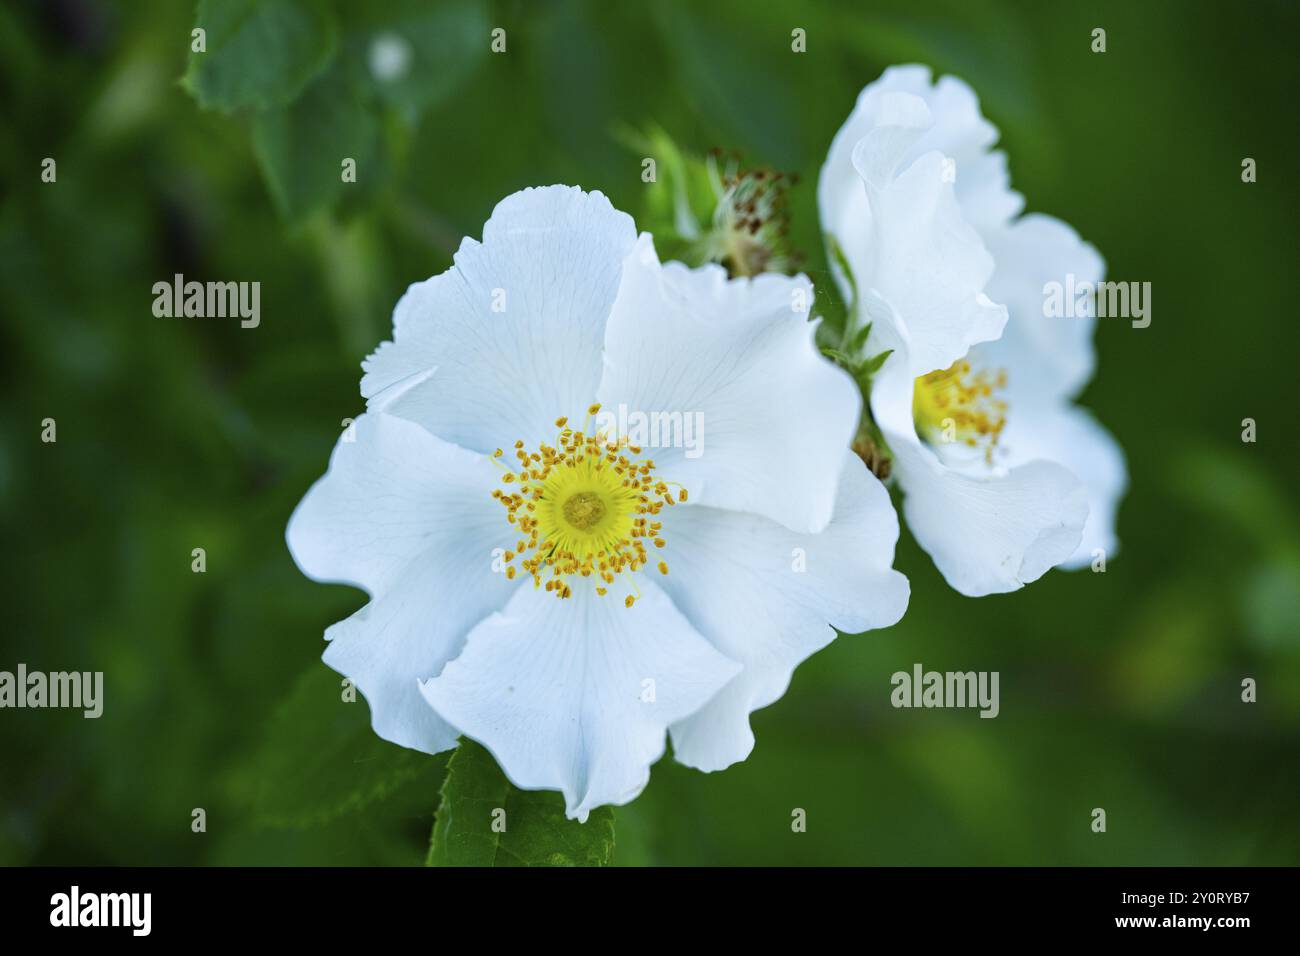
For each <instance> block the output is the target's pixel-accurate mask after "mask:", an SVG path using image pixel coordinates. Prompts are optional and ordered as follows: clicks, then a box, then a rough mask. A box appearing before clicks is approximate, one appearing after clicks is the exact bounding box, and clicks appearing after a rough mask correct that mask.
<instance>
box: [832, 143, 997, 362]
mask: <svg viewBox="0 0 1300 956" xmlns="http://www.w3.org/2000/svg"><path fill="white" fill-rule="evenodd" d="M868 142H869V140H863V141H862V143H860V144H859V147H860V150H865V144H867V143H868ZM854 158H855V161H856V160H858V159H860V158H862V156H861V155H860V151H855V156H854ZM942 165H943V157H942V156H940V155H939V154H938V153H926V154H925V155H923V156H921V157H920V158H919V159H917V160H916V161H915V162H914V163H912V165H911V166H909V167H908V168H907V169H906V170H904V171H903V172H902V173H901V174H900V175H899V176H898V177H897V178H895V179H894V180H893V181H892V182H891V183H890V184H889V186H888V187H887V188H885V189H883V190H882V191H881V192H880V193H879V194H878V195H876V196H873V197H872V199H871V203H872V214H873V216H874V231H873V234H872V240H871V244H872V249H871V256H872V264H871V265H870V266H869V267H868V268H866V269H865V270H864V272H865V274H867V275H869V276H870V277H871V278H870V282H869V283H867V282H865V281H864V280H863V279H861V278H859V279H858V286H859V288H866V287H869V288H871V289H874V290H875V291H876V292H877V293H878V294H879V295H880V296H882V297H883V298H884V299H886V300H887V301H888V302H889V304H890V305H891V306H892V307H893V309H894V310H895V312H896V313H897V314H898V317H899V319H900V320H901V322H902V324H903V327H905V329H906V332H907V336H908V338H909V340H910V342H911V351H910V359H911V362H912V368H913V371H914V372H915V373H916V374H918V375H921V374H924V373H925V372H929V371H933V370H934V369H942V368H947V367H948V366H949V365H951V364H952V363H953V362H954V361H955V360H957V359H958V358H960V357H961V356H963V355H965V354H966V352H967V351H969V349H970V347H971V346H972V345H974V344H975V343H977V342H985V341H989V340H990V339H995V338H997V337H998V336H999V335H1000V334H1001V333H1002V328H1003V326H1004V325H1006V321H1007V310H1006V308H1005V306H1002V305H999V304H997V303H995V302H993V301H991V300H990V299H989V298H988V296H986V295H985V294H984V292H983V289H984V287H985V285H986V284H987V282H988V280H989V277H990V276H991V275H992V274H993V258H992V256H990V255H989V253H988V250H986V249H985V248H984V244H983V242H982V241H981V240H980V237H979V235H978V234H977V233H976V232H975V230H974V229H973V228H971V226H970V225H969V224H967V223H966V222H965V221H964V220H963V219H962V216H961V211H960V209H959V207H958V205H957V200H956V198H955V196H954V194H953V188H952V184H951V183H950V182H945V181H944V176H943V171H942ZM850 265H851V266H852V267H854V268H855V270H856V269H857V268H858V264H857V263H855V262H853V261H850Z"/></svg>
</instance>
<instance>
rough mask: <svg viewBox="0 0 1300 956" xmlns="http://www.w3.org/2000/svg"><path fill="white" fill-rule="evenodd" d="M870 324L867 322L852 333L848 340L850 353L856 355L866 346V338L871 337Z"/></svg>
mask: <svg viewBox="0 0 1300 956" xmlns="http://www.w3.org/2000/svg"><path fill="white" fill-rule="evenodd" d="M871 325H872V323H870V322H868V323H867V324H866V325H864V326H863V327H862V328H860V329H858V330H857V331H856V332H854V333H853V337H852V338H851V339H850V340H849V353H850V354H851V355H857V354H858V353H860V352H861V351H862V350H863V349H864V348H866V346H867V339H869V338H871Z"/></svg>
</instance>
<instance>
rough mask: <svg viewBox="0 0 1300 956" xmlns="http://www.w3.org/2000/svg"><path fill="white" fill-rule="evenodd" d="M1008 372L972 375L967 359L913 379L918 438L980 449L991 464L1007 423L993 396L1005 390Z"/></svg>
mask: <svg viewBox="0 0 1300 956" xmlns="http://www.w3.org/2000/svg"><path fill="white" fill-rule="evenodd" d="M1006 384H1007V373H1006V372H1005V371H1003V370H1002V369H998V370H996V371H988V370H983V369H982V370H980V371H978V372H973V371H972V369H971V364H970V362H968V361H967V360H966V359H958V360H957V361H956V362H954V363H953V364H952V365H951V366H949V367H948V368H946V369H943V370H942V371H938V372H930V373H929V374H928V375H922V376H921V377H920V378H918V379H917V380H916V385H915V388H914V391H913V394H912V417H913V418H914V419H915V420H916V429H917V432H918V433H919V434H920V436H921V437H922V438H924V439H926V440H927V441H929V442H931V443H940V444H953V443H961V444H964V445H968V446H970V447H971V448H982V449H983V450H984V459H985V461H987V462H989V463H992V461H993V449H994V448H995V447H996V446H997V443H998V438H999V437H1000V436H1001V434H1002V429H1003V428H1005V427H1006V423H1007V403H1006V402H1004V401H1002V400H1001V399H1000V398H997V397H996V396H995V395H994V393H995V392H996V391H997V390H999V389H1003V388H1006Z"/></svg>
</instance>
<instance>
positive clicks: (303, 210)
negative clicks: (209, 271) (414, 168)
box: [182, 0, 490, 222]
mask: <svg viewBox="0 0 1300 956" xmlns="http://www.w3.org/2000/svg"><path fill="white" fill-rule="evenodd" d="M195 27H196V28H198V27H203V28H204V29H206V30H207V49H206V51H205V52H194V51H191V53H190V57H189V67H188V69H187V71H186V74H185V76H184V77H183V79H182V84H183V85H184V86H185V88H186V89H187V90H189V91H190V93H191V94H192V95H193V96H194V98H195V100H196V101H197V103H198V104H199V106H200V107H202V108H204V109H212V110H219V111H222V112H232V111H236V110H244V111H249V112H251V113H252V118H251V131H252V143H253V149H254V152H255V153H256V156H257V160H258V165H259V166H260V167H261V170H262V175H263V177H264V178H265V180H266V184H267V188H268V190H269V192H270V194H271V197H272V199H273V200H274V203H275V207H276V209H277V210H278V211H279V212H280V214H281V216H282V217H283V218H284V219H285V220H286V221H288V222H300V221H302V220H304V219H307V218H308V217H310V216H311V215H312V214H314V213H317V212H319V211H320V210H322V209H330V208H332V207H334V206H335V205H337V204H338V202H339V200H340V199H341V198H342V197H343V196H344V194H345V192H347V191H349V190H350V191H351V192H353V193H360V194H363V195H365V194H374V193H375V192H376V191H377V186H378V185H380V184H382V182H383V180H384V178H385V176H386V174H387V173H388V171H390V169H391V167H392V166H393V165H394V164H395V163H396V162H398V161H399V159H400V154H401V152H402V145H403V142H404V139H405V134H404V133H403V130H409V129H410V128H412V127H414V126H415V125H417V124H418V123H419V122H420V120H421V118H422V117H423V115H424V113H425V112H426V111H427V110H429V109H431V108H433V107H435V106H437V105H439V104H440V103H442V102H443V101H445V100H446V99H448V98H449V97H451V96H452V95H453V94H454V93H455V92H456V90H457V89H458V88H459V87H460V86H461V85H462V84H463V83H464V82H465V81H466V80H467V79H468V77H469V76H470V75H471V74H472V72H473V71H474V69H475V67H476V66H477V65H478V64H479V63H480V61H482V59H483V58H484V57H485V56H486V55H487V52H488V37H489V30H490V26H489V24H488V20H487V15H486V12H485V8H484V5H483V3H482V2H481V0H451V2H447V3H439V4H436V5H430V4H426V3H421V2H417V0H400V2H394V3H384V4H378V5H371V4H360V5H355V6H354V5H352V4H339V5H338V7H337V9H336V8H335V6H334V5H333V4H331V3H329V2H327V0H231V2H216V0H202V2H201V3H200V4H199V8H198V12H197V14H196V19H195ZM385 58H387V60H388V62H387V64H385ZM344 161H351V162H352V164H353V170H352V172H351V174H350V178H349V179H346V180H345V178H344V175H343V163H344ZM358 184H365V185H358Z"/></svg>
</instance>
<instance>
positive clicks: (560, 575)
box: [287, 186, 908, 820]
mask: <svg viewBox="0 0 1300 956" xmlns="http://www.w3.org/2000/svg"><path fill="white" fill-rule="evenodd" d="M811 301H812V290H811V286H810V285H809V283H808V281H807V279H805V278H803V277H796V278H790V277H786V276H776V275H764V276H760V277H758V278H755V279H751V280H731V281H729V280H728V279H727V278H726V275H725V272H724V271H723V270H722V269H720V268H718V267H716V266H708V267H705V268H702V269H696V270H689V269H687V268H685V267H684V266H681V265H680V264H677V263H668V264H666V265H664V264H660V262H659V260H658V258H657V257H656V255H655V251H654V246H653V243H652V241H651V239H650V237H649V236H648V235H642V236H640V237H639V238H638V236H637V233H636V230H635V227H634V225H633V222H632V220H631V218H629V217H628V216H627V215H625V214H623V213H621V212H618V211H617V210H615V209H614V208H613V207H612V206H611V205H610V203H609V202H608V200H607V199H606V198H605V197H604V196H602V195H601V194H600V193H598V192H592V193H586V192H583V191H581V190H580V189H577V188H573V187H563V186H552V187H547V188H539V189H526V190H524V191H522V192H519V193H516V194H514V195H512V196H510V197H508V198H506V199H505V200H503V201H502V202H501V203H500V204H499V205H498V206H497V207H496V209H495V211H494V212H493V214H492V217H491V218H490V220H489V221H488V222H487V224H486V225H485V226H484V229H483V241H482V242H481V243H479V242H476V241H474V240H470V239H466V240H465V241H464V243H463V244H462V245H461V247H460V250H459V251H458V252H457V253H456V256H455V260H454V265H453V266H452V268H450V269H449V270H448V271H447V272H445V273H443V274H441V275H438V276H435V277H434V278H431V279H429V280H427V281H425V282H420V283H416V284H415V285H412V286H411V287H410V289H409V290H408V291H407V292H406V294H405V295H404V296H403V297H402V299H401V301H400V302H399V303H398V304H397V308H396V310H395V313H394V338H393V341H392V342H388V343H384V344H383V345H382V346H380V348H379V349H378V350H377V351H376V352H375V353H374V354H373V355H371V356H370V357H369V358H368V359H367V360H366V362H365V364H364V368H365V375H364V377H363V379H362V393H363V394H364V395H365V396H366V398H367V399H368V411H367V413H366V414H364V415H362V416H361V417H360V418H359V419H358V420H357V422H356V425H355V440H354V441H343V440H340V442H339V443H338V444H337V446H336V447H335V449H334V453H333V456H332V457H331V459H330V464H329V470H328V471H327V473H326V474H325V476H324V477H323V478H321V479H320V480H319V481H318V482H317V483H316V484H315V485H314V486H313V487H312V488H311V490H310V491H308V493H307V495H306V496H305V497H304V499H303V500H302V502H301V504H300V505H299V506H298V508H297V510H296V511H295V513H294V515H293V517H292V518H291V520H290V523H289V527H288V532H287V538H288V544H289V547H290V550H291V551H292V553H293V556H294V558H295V560H296V561H297V563H298V565H299V567H300V568H301V569H302V571H303V572H304V573H305V574H307V575H308V576H310V577H312V578H315V579H317V580H321V581H331V582H344V583H348V584H352V585H354V586H356V587H360V588H363V589H364V590H366V591H367V592H368V593H369V594H370V596H371V600H370V602H369V603H368V604H366V605H365V606H364V607H363V608H361V610H359V611H357V612H356V613H355V614H353V615H352V616H351V617H349V618H348V619H346V620H344V621H342V622H340V623H338V624H335V625H333V626H332V627H330V628H329V629H328V630H327V632H326V637H327V639H328V640H329V644H328V646H327V648H326V650H325V655H324V659H325V661H326V662H327V663H328V664H329V665H330V666H331V667H333V668H334V669H336V670H338V671H339V672H340V673H342V674H344V675H346V676H347V677H350V678H351V679H352V680H353V681H354V682H355V684H356V686H357V687H358V688H359V689H360V690H361V692H362V693H363V694H364V695H365V696H366V698H367V700H368V702H369V705H370V708H371V713H372V722H373V725H374V729H375V732H376V733H378V734H379V735H380V736H382V737H384V738H386V739H388V740H391V741H393V742H395V743H398V744H401V745H403V746H406V747H412V748H415V749H418V750H422V751H426V752H429V753H436V752H439V751H443V750H447V749H449V748H451V747H453V746H455V743H456V739H457V736H458V735H460V734H464V735H465V736H467V737H470V738H472V739H474V740H477V741H479V742H481V743H482V744H483V745H484V746H486V747H487V748H488V749H489V750H490V751H491V752H492V753H493V754H494V755H495V757H496V758H497V760H498V762H499V763H500V764H501V767H502V769H503V770H504V771H505V773H506V774H507V776H508V777H509V778H510V779H511V781H512V782H514V783H515V784H516V785H517V786H519V787H523V788H527V789H555V790H559V791H561V792H562V793H563V795H564V799H565V802H566V808H567V813H568V815H569V816H570V817H573V818H577V819H579V820H585V819H586V817H587V815H588V813H589V812H590V810H591V809H593V808H594V807H597V806H601V805H605V804H622V803H626V802H627V801H629V800H631V799H632V798H634V797H635V796H636V795H637V794H638V793H640V791H641V790H642V789H643V788H644V787H645V785H646V783H647V781H648V779H649V773H650V769H649V768H650V765H651V764H652V763H654V762H655V761H656V760H657V759H658V758H659V757H660V756H661V755H662V754H663V752H664V749H665V739H666V734H667V733H669V732H671V735H672V739H673V744H674V752H675V755H676V757H677V759H678V760H679V761H681V762H683V763H685V764H687V765H690V766H693V767H697V768H700V769H702V770H706V771H709V770H718V769H721V768H723V767H726V766H728V765H729V764H732V763H734V762H736V761H739V760H743V759H744V758H745V757H746V756H747V755H748V754H749V752H750V750H751V749H752V747H753V744H754V738H753V734H752V732H751V730H750V726H749V714H750V713H751V712H752V711H754V710H755V709H757V708H760V707H763V706H766V705H768V704H771V703H772V702H774V701H776V700H777V699H778V698H779V697H780V696H781V695H782V694H783V693H784V692H785V689H786V687H787V686H788V684H789V681H790V678H791V674H792V672H793V670H794V668H795V667H796V665H798V664H799V663H800V662H801V661H803V660H804V659H805V658H807V657H808V656H809V655H811V654H812V653H814V652H815V651H817V650H818V649H820V648H822V647H824V646H825V645H827V644H828V643H830V641H831V640H832V639H833V638H834V636H835V630H834V629H833V627H834V628H839V629H840V630H842V631H845V632H848V633H857V632H861V631H865V630H869V629H872V628H879V627H885V626H888V625H891V624H893V623H895V622H896V621H897V620H898V619H899V618H900V617H901V616H902V614H903V611H904V610H905V608H906V605H907V598H908V586H907V581H906V579H905V578H904V577H903V576H902V575H901V574H899V573H898V572H896V571H894V570H892V568H891V564H892V561H893V553H894V545H895V543H896V540H897V535H898V524H897V518H896V517H895V515H894V513H893V510H892V507H891V505H890V502H889V497H888V494H887V493H886V491H885V490H884V488H883V487H882V486H881V485H880V483H879V482H878V481H877V480H876V479H875V478H874V477H873V476H872V475H871V474H870V473H869V472H868V471H867V470H866V468H865V467H864V466H863V465H862V463H861V462H860V461H859V460H858V459H857V458H856V457H855V456H854V455H852V454H851V453H850V452H849V451H847V447H848V444H849V441H850V439H851V436H852V434H853V432H854V430H855V428H856V424H857V420H858V417H859V414H860V411H861V399H860V396H859V395H858V392H857V390H856V388H855V387H854V386H853V384H852V382H851V380H850V379H849V377H848V376H847V375H845V374H844V373H843V372H842V371H841V370H839V369H837V368H835V367H834V366H833V365H831V364H830V363H828V362H826V361H825V360H824V359H823V358H822V357H821V355H820V354H819V352H818V351H817V349H816V348H815V347H814V344H813V333H814V331H815V326H814V324H813V323H810V322H809V321H808V317H807V308H806V306H804V307H803V309H802V311H800V309H799V307H798V305H797V304H798V303H800V302H802V303H811ZM620 404H623V405H626V407H627V408H630V409H635V410H643V411H646V412H651V411H668V412H681V413H683V414H693V413H698V414H699V415H700V416H701V421H703V423H704V424H705V426H706V429H707V431H706V432H705V440H704V443H703V446H702V453H700V454H696V455H695V456H692V455H690V454H688V453H687V452H686V450H685V449H683V448H680V447H658V448H653V449H651V448H644V447H640V446H635V445H633V444H631V442H630V441H629V439H628V438H627V436H618V435H613V434H609V433H607V432H598V430H597V427H596V425H595V424H594V423H593V416H595V418H596V420H599V418H600V415H599V411H600V408H601V407H604V408H607V409H612V408H616V407H618V406H619V405H620ZM832 626H833V627H832Z"/></svg>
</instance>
